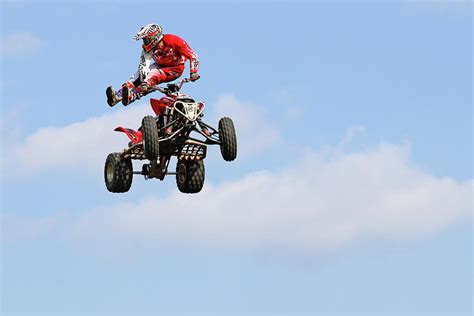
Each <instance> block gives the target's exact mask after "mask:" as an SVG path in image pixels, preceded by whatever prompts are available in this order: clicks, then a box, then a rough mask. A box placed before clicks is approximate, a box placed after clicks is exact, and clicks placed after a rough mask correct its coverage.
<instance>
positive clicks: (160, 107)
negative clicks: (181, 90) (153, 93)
mask: <svg viewBox="0 0 474 316" xmlns="http://www.w3.org/2000/svg"><path fill="white" fill-rule="evenodd" d="M174 101H175V99H174V98H171V97H162V98H161V99H159V100H157V99H153V98H152V99H150V105H151V108H152V109H153V111H154V112H155V113H156V115H158V116H162V115H163V114H164V113H165V109H166V108H167V107H171V106H173V103H174Z"/></svg>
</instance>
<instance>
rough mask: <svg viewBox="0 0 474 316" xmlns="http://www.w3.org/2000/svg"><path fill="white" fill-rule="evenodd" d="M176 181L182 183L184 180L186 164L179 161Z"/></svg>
mask: <svg viewBox="0 0 474 316" xmlns="http://www.w3.org/2000/svg"><path fill="white" fill-rule="evenodd" d="M178 181H179V183H184V182H185V181H186V166H185V165H184V163H180V164H179V167H178Z"/></svg>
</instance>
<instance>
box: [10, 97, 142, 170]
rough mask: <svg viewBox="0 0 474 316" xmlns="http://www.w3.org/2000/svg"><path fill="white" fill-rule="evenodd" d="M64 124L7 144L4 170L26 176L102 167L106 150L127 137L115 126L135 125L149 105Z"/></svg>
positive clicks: (123, 143)
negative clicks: (66, 169) (50, 171)
mask: <svg viewBox="0 0 474 316" xmlns="http://www.w3.org/2000/svg"><path fill="white" fill-rule="evenodd" d="M111 111H112V113H110V114H105V115H102V116H100V117H94V118H91V119H88V120H85V121H83V122H78V123H74V124H71V125H67V126H63V127H46V128H41V129H39V130H38V131H36V132H35V133H33V134H32V135H29V136H28V137H27V138H26V139H25V140H24V141H23V142H18V143H16V144H15V143H13V142H12V143H11V144H9V150H8V151H7V152H6V153H5V156H3V157H2V165H3V168H4V170H6V172H13V173H15V174H21V175H28V174H31V173H35V172H42V171H48V170H52V169H55V170H58V169H61V168H68V169H69V170H70V171H76V172H77V171H79V170H84V169H91V168H93V169H94V170H95V169H97V168H102V166H103V163H104V161H105V157H106V155H107V154H108V153H109V152H114V151H115V152H117V151H120V150H122V149H123V148H125V147H126V144H127V143H128V138H127V136H126V135H125V134H121V135H119V134H118V133H117V132H114V128H115V127H117V126H119V125H122V126H125V127H130V128H137V127H138V126H139V125H140V123H141V119H142V117H143V116H145V115H147V114H150V110H149V109H148V107H146V106H144V105H138V104H137V105H135V106H131V107H128V108H123V109H122V108H121V109H113V110H111Z"/></svg>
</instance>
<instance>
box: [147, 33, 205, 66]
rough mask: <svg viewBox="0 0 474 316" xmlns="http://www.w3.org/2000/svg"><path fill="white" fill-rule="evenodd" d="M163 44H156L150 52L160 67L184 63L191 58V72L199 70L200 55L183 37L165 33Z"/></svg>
mask: <svg viewBox="0 0 474 316" xmlns="http://www.w3.org/2000/svg"><path fill="white" fill-rule="evenodd" d="M162 42H163V45H162V46H161V47H160V44H158V45H156V46H155V47H154V48H153V49H152V51H151V52H150V53H151V55H152V58H153V60H154V61H155V63H156V64H157V65H158V66H160V67H170V66H176V65H179V64H184V63H185V62H186V60H189V63H190V64H189V66H190V71H191V73H194V72H197V71H198V68H199V58H198V55H197V54H196V53H195V52H194V51H193V50H192V49H191V47H190V46H189V45H188V43H186V42H185V41H184V40H183V39H182V38H181V37H179V36H176V35H172V34H165V35H163V39H162Z"/></svg>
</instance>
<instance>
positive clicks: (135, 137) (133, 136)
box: [115, 126, 142, 144]
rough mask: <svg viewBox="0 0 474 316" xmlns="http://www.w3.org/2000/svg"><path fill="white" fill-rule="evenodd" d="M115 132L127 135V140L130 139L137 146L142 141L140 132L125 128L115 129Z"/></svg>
mask: <svg viewBox="0 0 474 316" xmlns="http://www.w3.org/2000/svg"><path fill="white" fill-rule="evenodd" d="M115 131H116V132H122V133H125V134H127V136H128V138H130V140H131V141H132V143H134V144H138V143H140V142H141V141H142V132H140V131H135V130H133V129H131V128H125V127H122V126H119V127H117V128H116V129H115Z"/></svg>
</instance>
